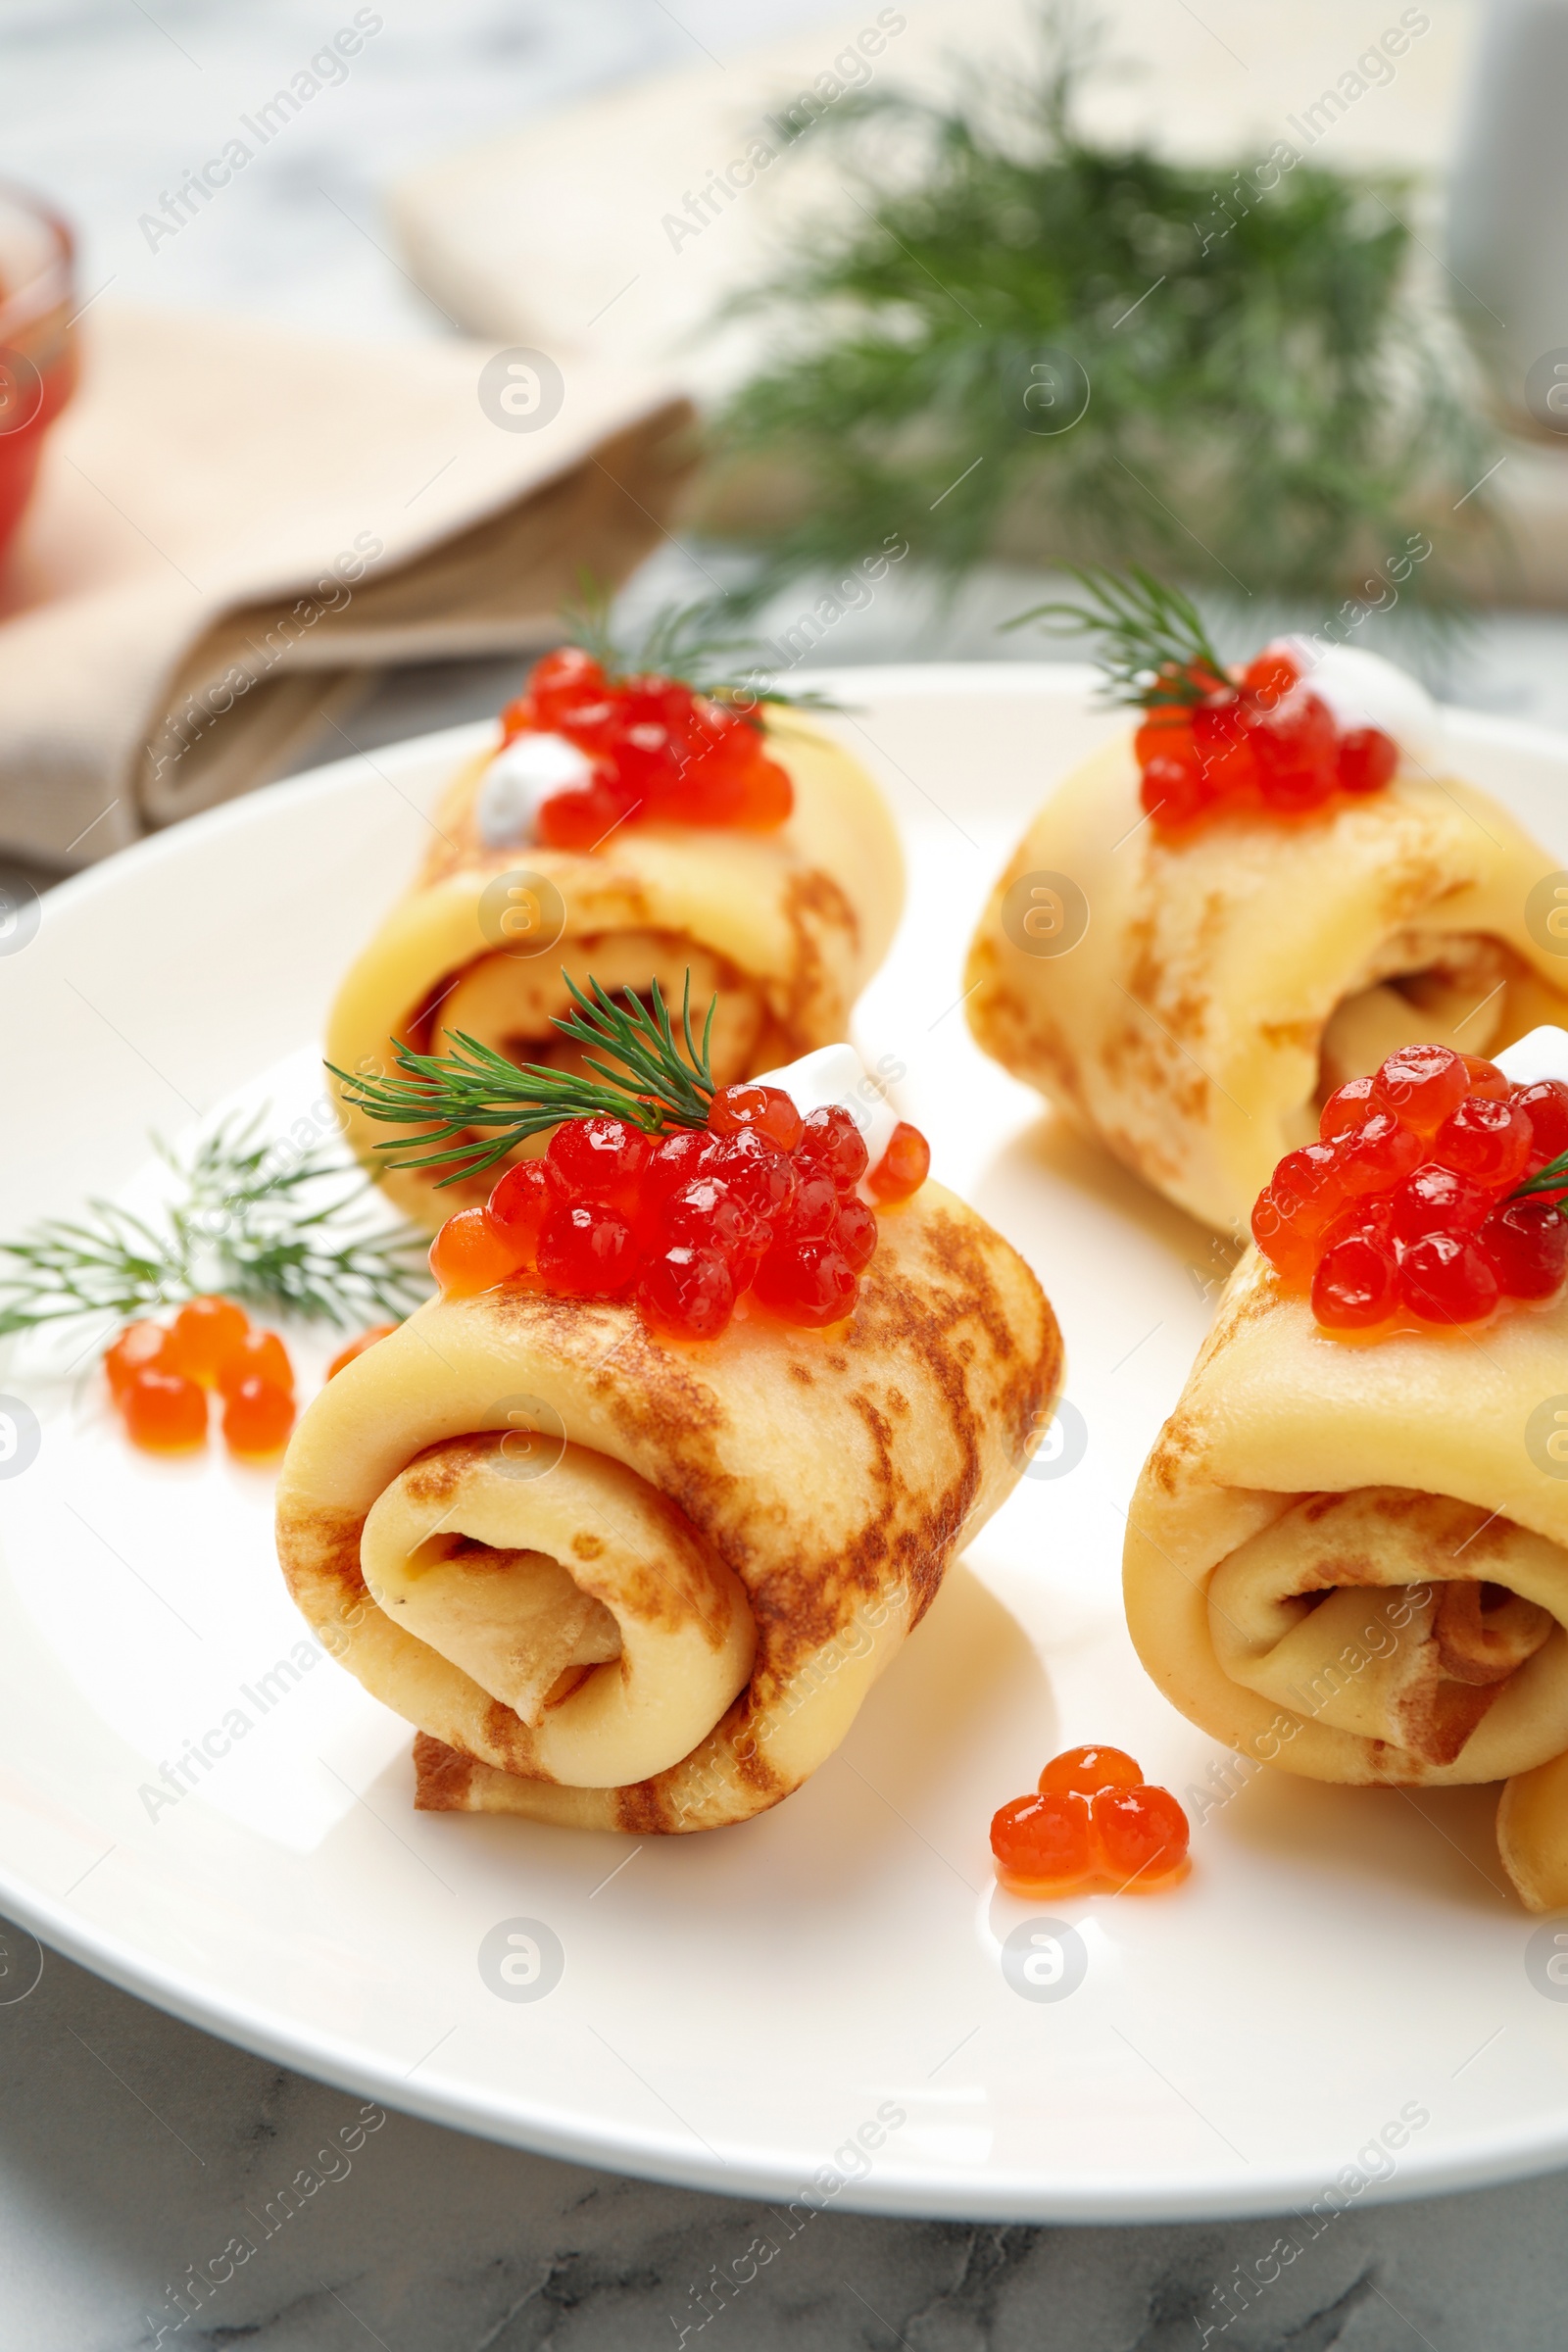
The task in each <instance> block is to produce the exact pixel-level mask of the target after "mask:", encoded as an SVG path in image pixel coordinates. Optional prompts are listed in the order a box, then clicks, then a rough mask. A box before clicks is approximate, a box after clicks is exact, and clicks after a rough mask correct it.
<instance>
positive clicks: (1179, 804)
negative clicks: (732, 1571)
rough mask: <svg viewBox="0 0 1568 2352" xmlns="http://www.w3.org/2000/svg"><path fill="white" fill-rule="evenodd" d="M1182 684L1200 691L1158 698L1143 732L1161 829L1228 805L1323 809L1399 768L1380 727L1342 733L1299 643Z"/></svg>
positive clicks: (1151, 799) (1300, 811) (1152, 803)
mask: <svg viewBox="0 0 1568 2352" xmlns="http://www.w3.org/2000/svg"><path fill="white" fill-rule="evenodd" d="M1182 683H1183V684H1185V685H1188V686H1191V687H1195V688H1197V689H1198V690H1199V692H1198V699H1197V700H1196V701H1184V702H1169V703H1158V704H1155V705H1154V706H1153V708H1152V710H1151V711H1149V713H1148V715H1147V717H1146V718H1145V720H1144V723H1143V725H1142V726H1141V727H1140V728H1139V729H1138V732H1137V734H1136V736H1135V737H1134V739H1133V750H1134V753H1135V755H1136V757H1137V760H1138V764H1139V767H1140V769H1141V771H1142V775H1143V784H1142V799H1143V804H1144V807H1145V809H1147V810H1148V811H1149V813H1150V815H1151V816H1152V818H1153V819H1154V822H1155V824H1156V825H1157V826H1158V827H1159V828H1160V830H1161V831H1170V832H1177V831H1181V830H1183V829H1185V828H1186V827H1187V826H1189V825H1193V824H1196V823H1198V822H1199V821H1200V820H1201V818H1203V817H1205V816H1210V815H1213V814H1216V813H1218V812H1219V811H1220V810H1222V809H1264V810H1267V811H1268V812H1270V813H1271V814H1273V815H1276V816H1309V815H1313V814H1315V813H1316V812H1317V811H1318V810H1320V809H1325V808H1327V807H1328V806H1329V804H1330V803H1331V802H1333V801H1335V800H1336V799H1341V798H1347V797H1348V798H1357V797H1359V796H1361V795H1364V794H1366V793H1370V792H1381V791H1382V790H1383V788H1384V787H1385V786H1386V785H1387V784H1389V783H1390V782H1391V781H1392V780H1393V778H1394V775H1395V773H1396V771H1397V767H1398V764H1399V751H1398V746H1397V744H1396V743H1395V741H1394V739H1393V737H1392V736H1389V735H1385V734H1384V733H1383V732H1382V730H1381V729H1380V728H1377V727H1352V728H1349V729H1348V730H1347V731H1345V732H1343V733H1342V732H1341V730H1340V728H1339V727H1338V726H1337V725H1336V723H1335V718H1334V713H1333V712H1332V711H1330V709H1329V707H1328V705H1327V703H1325V702H1324V701H1323V699H1322V697H1321V696H1320V695H1316V694H1314V693H1313V692H1312V690H1311V688H1310V686H1309V685H1307V684H1306V683H1305V680H1304V678H1303V676H1302V671H1301V664H1300V662H1299V659H1298V658H1297V656H1296V654H1295V653H1294V652H1293V650H1292V649H1291V648H1290V647H1289V646H1284V645H1271V646H1267V647H1265V648H1264V650H1263V652H1262V653H1261V654H1259V655H1258V656H1257V658H1256V660H1255V661H1253V662H1250V663H1249V664H1248V666H1247V668H1246V669H1244V670H1243V672H1242V674H1241V676H1240V678H1229V677H1217V676H1215V675H1214V673H1213V672H1212V671H1211V670H1209V669H1207V668H1197V667H1194V668H1192V669H1190V670H1188V671H1187V673H1186V676H1185V678H1184V679H1183V681H1182ZM1173 684H1174V680H1173Z"/></svg>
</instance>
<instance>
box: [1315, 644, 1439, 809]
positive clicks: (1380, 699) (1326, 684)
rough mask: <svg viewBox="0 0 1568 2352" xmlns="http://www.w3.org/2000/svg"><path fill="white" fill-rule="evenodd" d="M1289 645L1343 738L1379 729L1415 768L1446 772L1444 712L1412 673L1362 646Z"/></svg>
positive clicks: (1436, 773) (1431, 772) (1431, 771)
mask: <svg viewBox="0 0 1568 2352" xmlns="http://www.w3.org/2000/svg"><path fill="white" fill-rule="evenodd" d="M1287 643H1288V644H1289V645H1290V648H1291V651H1292V652H1293V653H1294V654H1295V656H1296V658H1297V660H1298V661H1299V662H1300V664H1301V676H1302V679H1303V682H1304V683H1305V684H1306V685H1307V686H1309V687H1310V688H1311V690H1312V692H1313V693H1314V694H1316V695H1319V696H1321V698H1322V699H1323V701H1324V702H1325V703H1327V705H1328V707H1329V709H1330V710H1331V711H1333V713H1334V720H1335V724H1336V725H1337V726H1338V727H1339V728H1340V730H1341V731H1342V733H1345V732H1348V731H1349V730H1350V729H1351V728H1353V727H1377V728H1378V729H1380V731H1381V732H1382V733H1383V734H1385V735H1388V736H1392V738H1393V740H1394V741H1395V742H1396V743H1397V745H1398V747H1399V749H1400V751H1401V752H1402V753H1403V754H1404V757H1405V758H1406V759H1407V760H1409V761H1410V764H1411V765H1412V766H1413V767H1422V768H1425V769H1427V771H1428V772H1429V773H1430V774H1432V775H1438V774H1440V773H1441V772H1442V770H1443V767H1444V765H1445V763H1446V723H1445V720H1444V715H1443V711H1442V709H1441V707H1440V706H1439V705H1438V704H1437V703H1435V702H1434V701H1433V699H1432V697H1431V695H1430V694H1428V692H1427V690H1426V688H1425V687H1424V686H1423V685H1422V684H1421V683H1420V682H1419V680H1418V679H1416V678H1412V677H1411V675H1410V673H1409V671H1408V670H1407V669H1400V668H1399V667H1398V665H1397V663H1396V662H1386V661H1385V660H1384V659H1383V656H1382V655H1381V654H1369V653H1366V652H1365V651H1363V649H1362V648H1361V647H1360V646H1356V645H1331V646H1329V647H1328V648H1327V649H1324V648H1321V647H1318V646H1315V645H1314V644H1313V643H1312V641H1311V639H1310V638H1307V637H1292V638H1289V639H1288V640H1287Z"/></svg>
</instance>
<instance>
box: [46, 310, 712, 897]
mask: <svg viewBox="0 0 1568 2352" xmlns="http://www.w3.org/2000/svg"><path fill="white" fill-rule="evenodd" d="M84 337H85V345H84V355H83V357H84V367H83V377H82V385H81V390H80V392H79V393H78V396H77V399H76V401H75V403H74V404H73V407H72V408H71V409H70V410H68V411H67V413H66V415H65V417H63V418H62V419H61V422H60V423H59V425H58V426H57V427H56V428H55V431H54V433H53V434H52V436H51V438H50V441H49V443H48V445H47V449H46V454H45V460H44V469H43V474H42V478H41V482H40V486H39V491H38V495H37V498H36V500H35V503H34V505H33V507H32V509H31V511H30V513H29V514H28V516H27V518H26V521H25V524H24V527H23V533H22V536H21V537H20V539H19V540H18V541H17V543H16V545H15V547H14V549H13V553H12V558H11V561H10V563H9V564H8V565H7V566H6V568H5V570H4V573H3V577H0V850H4V851H8V852H10V853H12V854H14V855H20V856H23V857H29V858H44V859H49V860H58V861H66V862H70V863H77V864H79V863H83V862H85V861H87V860H88V859H90V858H101V857H103V856H104V855H105V854H106V853H107V852H108V851H110V850H113V849H118V848H120V847H122V846H123V844H124V843H126V842H128V841H131V840H134V839H135V838H136V836H137V835H138V834H140V833H142V832H145V831H147V830H148V829H150V828H152V827H156V826H159V825H164V824H168V823H170V822H172V820H173V819H175V818H176V817H181V816H187V815H189V814H191V813H192V812H193V811H194V810H196V809H205V808H209V807H211V806H212V805H213V804H214V803H215V802H218V801H222V800H226V799H228V798H230V797H231V796H232V795H233V794H235V793H238V792H243V791H245V790H246V789H248V788H249V787H250V786H251V785H253V784H256V783H259V782H261V781H263V780H264V779H265V778H266V777H267V776H269V775H271V774H275V773H276V772H277V771H278V769H279V768H280V767H281V766H283V765H284V764H285V763H286V761H287V760H288V759H289V757H290V756H291V754H293V753H295V752H296V751H297V750H298V749H299V748H300V747H301V746H303V745H304V744H305V743H306V742H307V741H309V739H310V738H311V737H312V736H313V735H314V734H315V733H316V732H317V731H318V730H319V727H320V724H321V718H322V713H323V711H326V712H328V713H330V712H331V711H333V710H340V709H341V708H342V707H343V706H344V704H345V703H346V702H347V701H349V700H351V699H352V698H353V697H354V696H355V695H356V694H357V693H358V692H359V691H360V690H361V689H362V688H363V686H364V684H365V682H366V679H367V677H368V674H369V673H370V672H372V671H373V670H374V669H375V668H376V667H377V666H378V665H380V664H383V663H385V662H393V661H410V660H420V659H430V658H436V657H454V656H459V655H474V654H493V653H504V652H509V651H514V650H520V649H522V648H524V647H527V646H529V645H536V644H538V643H539V642H541V640H542V639H543V638H544V637H545V636H547V635H548V633H549V629H550V625H551V616H552V614H554V613H556V612H557V611H558V610H559V607H560V604H561V602H562V600H563V598H564V596H567V595H569V594H571V593H572V592H574V590H575V589H576V587H577V584H578V580H579V575H580V573H581V571H582V570H583V569H584V568H585V567H586V568H587V569H588V570H590V571H592V572H593V574H594V575H595V576H596V577H597V578H599V579H602V580H605V581H607V582H611V581H618V580H619V579H621V578H622V577H623V576H624V575H625V573H626V572H627V571H628V570H629V569H630V568H631V567H632V565H633V564H635V563H637V562H638V561H639V560H640V559H641V557H642V556H644V555H645V554H646V553H647V552H648V550H649V548H650V547H651V546H652V545H653V543H654V542H655V541H656V539H657V538H658V537H659V535H660V533H661V531H662V528H663V523H664V520H665V517H666V516H667V515H668V512H669V509H670V506H671V503H672V500H673V497H674V494H675V491H676V488H677V486H678V484H679V481H680V479H681V477H682V474H683V471H684V469H685V466H686V465H687V462H688V460H687V451H686V434H687V428H688V425H689V422H690V411H689V409H688V408H687V406H686V404H685V402H684V401H683V400H682V399H681V398H680V397H679V396H678V395H677V394H676V393H674V392H673V391H672V390H671V387H670V384H669V380H668V378H667V376H665V375H662V374H660V373H658V372H657V371H655V370H653V369H651V368H640V367H627V366H624V365H620V366H613V367H606V366H603V365H596V364H593V363H591V362H588V361H586V360H573V361H571V362H570V363H569V364H567V365H566V366H565V367H564V368H560V367H558V366H557V365H556V364H555V362H554V361H552V360H548V359H546V360H544V361H543V362H542V364H536V363H540V355H538V354H535V355H533V357H532V358H528V357H524V356H518V355H515V354H511V353H503V354H500V355H498V354H497V353H496V351H495V349H494V347H493V346H491V345H484V346H480V345H475V344H468V343H453V342H431V343H422V344H420V343H416V344H409V345H397V346H390V347H385V348H381V347H376V346H368V345H348V344H343V345H336V344H329V343H322V342H318V341H313V340H307V339H304V338H300V337H294V336H290V335H286V334H283V333H280V332H278V331H276V330H274V329H273V328H271V327H270V326H268V327H263V326H259V325H255V324H250V323H240V322H237V321H232V320H227V319H216V318H213V317H210V316H188V315H176V314H151V313H142V312H128V311H125V312H119V313H115V312H112V311H110V310H109V309H108V307H107V306H105V308H104V309H103V310H102V311H101V312H100V311H99V310H96V309H95V310H94V311H93V312H92V313H91V315H90V317H89V318H88V319H87V320H86V321H85V326H84ZM341 748H343V749H346V748H347V746H346V744H345V745H343V746H342V747H341Z"/></svg>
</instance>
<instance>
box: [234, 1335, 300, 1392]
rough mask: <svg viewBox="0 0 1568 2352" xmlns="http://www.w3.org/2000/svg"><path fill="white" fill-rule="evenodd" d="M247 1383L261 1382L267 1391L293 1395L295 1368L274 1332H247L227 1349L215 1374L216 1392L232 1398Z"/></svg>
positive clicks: (286, 1350)
mask: <svg viewBox="0 0 1568 2352" xmlns="http://www.w3.org/2000/svg"><path fill="white" fill-rule="evenodd" d="M247 1380H264V1381H266V1382H267V1384H268V1386H269V1387H270V1388H274V1389H282V1390H283V1391H285V1392H286V1394H287V1395H289V1396H292V1395H293V1393H294V1367H293V1365H292V1364H291V1363H290V1362H289V1360H288V1349H287V1348H285V1347H284V1345H283V1343H282V1341H281V1340H280V1339H279V1338H278V1336H277V1334H276V1332H275V1331H248V1332H246V1334H245V1336H244V1338H243V1339H242V1340H241V1341H240V1343H239V1345H238V1347H236V1348H231V1349H230V1350H229V1353H228V1355H227V1357H226V1359H225V1360H224V1363H223V1368H222V1370H221V1372H220V1373H219V1375H218V1387H219V1393H220V1395H221V1396H224V1397H235V1396H237V1395H238V1394H239V1391H240V1389H241V1388H242V1387H243V1385H244V1383H245V1382H246V1381H247Z"/></svg>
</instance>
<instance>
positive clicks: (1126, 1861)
mask: <svg viewBox="0 0 1568 2352" xmlns="http://www.w3.org/2000/svg"><path fill="white" fill-rule="evenodd" d="M1188 1835H1189V1833H1188V1827H1187V1816H1186V1814H1185V1813H1184V1812H1183V1811H1182V1808H1181V1806H1180V1805H1179V1804H1178V1803H1177V1801H1176V1799H1175V1797H1173V1796H1172V1795H1171V1793H1170V1791H1169V1789H1154V1788H1151V1787H1150V1785H1149V1783H1148V1782H1147V1781H1146V1780H1145V1779H1144V1776H1143V1772H1142V1770H1141V1768H1140V1767H1139V1765H1138V1764H1137V1763H1136V1762H1135V1761H1134V1759H1133V1758H1132V1757H1131V1756H1129V1755H1128V1754H1127V1753H1126V1751H1125V1750H1124V1749H1122V1748H1119V1747H1099V1746H1096V1747H1069V1748H1067V1749H1066V1750H1064V1752H1063V1753H1062V1754H1061V1755H1059V1756H1054V1757H1053V1758H1052V1760H1051V1762H1050V1763H1049V1764H1048V1765H1047V1766H1046V1768H1045V1770H1044V1772H1042V1774H1041V1775H1040V1785H1039V1788H1038V1789H1037V1791H1036V1792H1035V1794H1033V1795H1032V1796H1017V1797H1014V1798H1013V1800H1012V1802H1011V1803H1010V1804H1006V1805H1004V1806H1003V1807H1002V1808H1001V1810H1000V1812H998V1813H996V1814H995V1815H994V1816H993V1818H992V1823H991V1851H992V1853H993V1855H994V1856H995V1858H996V1864H997V1876H998V1877H999V1878H1000V1879H1001V1881H1002V1884H1003V1885H1004V1887H1006V1888H1007V1889H1008V1891H1009V1892H1011V1893H1016V1894H1024V1895H1031V1896H1032V1895H1038V1894H1067V1893H1072V1892H1080V1891H1087V1890H1089V1889H1090V1888H1097V1887H1105V1888H1109V1889H1110V1890H1111V1891H1113V1892H1129V1891H1131V1890H1133V1889H1134V1888H1136V1889H1137V1890H1138V1891H1139V1892H1140V1893H1148V1892H1151V1891H1152V1889H1153V1888H1154V1887H1167V1886H1169V1885H1170V1884H1171V1883H1172V1882H1173V1881H1174V1880H1175V1879H1177V1878H1179V1877H1180V1876H1181V1875H1182V1874H1183V1872H1184V1871H1185V1870H1186V1867H1187V1842H1188Z"/></svg>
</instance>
